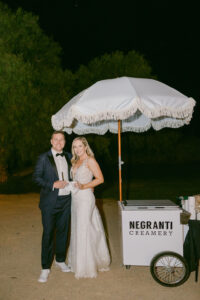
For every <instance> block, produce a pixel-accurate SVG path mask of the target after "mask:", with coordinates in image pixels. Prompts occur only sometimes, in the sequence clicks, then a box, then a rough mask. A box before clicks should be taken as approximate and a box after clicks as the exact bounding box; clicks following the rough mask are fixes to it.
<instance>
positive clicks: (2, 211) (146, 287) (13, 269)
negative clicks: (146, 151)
mask: <svg viewBox="0 0 200 300" xmlns="http://www.w3.org/2000/svg"><path fill="white" fill-rule="evenodd" d="M38 201H39V195H38V194H26V195H0V270H1V271H0V300H23V299H24V300H68V299H70V300H71V299H72V300H76V299H80V300H85V299H87V300H90V299H91V300H94V299H95V300H99V299H104V300H107V299H115V300H118V299H120V300H121V299H126V300H129V299H131V300H132V299H134V300H146V299H148V300H151V299H152V300H153V299H159V300H165V299H166V300H169V299H170V300H173V299H176V300H179V299H182V300H188V299H189V300H197V299H200V278H199V281H198V282H197V283H196V282H195V281H194V273H192V274H191V276H190V278H189V280H188V281H187V282H186V283H185V284H183V285H181V286H180V287H176V288H167V287H162V286H160V285H159V284H157V283H156V282H155V281H154V280H153V279H152V277H151V274H150V272H149V268H148V267H131V269H130V270H126V269H125V268H124V267H123V266H122V265H121V256H120V236H119V230H118V226H117V223H118V208H117V203H116V201H113V200H105V201H104V203H103V212H104V214H103V219H104V218H105V220H106V227H107V230H108V235H109V241H110V249H111V254H112V264H111V270H110V271H109V272H105V273H100V274H99V275H98V277H97V278H96V279H79V280H77V279H75V278H74V275H73V273H62V272H60V270H58V269H56V268H55V267H54V266H52V271H51V274H50V277H49V280H48V282H47V283H45V284H41V283H38V282H37V278H38V276H39V273H40V243H41V233H42V226H41V217H40V211H39V209H38Z"/></svg>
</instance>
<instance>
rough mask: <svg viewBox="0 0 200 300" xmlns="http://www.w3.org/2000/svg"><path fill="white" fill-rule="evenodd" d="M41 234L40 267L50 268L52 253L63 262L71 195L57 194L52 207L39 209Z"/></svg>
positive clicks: (57, 259)
mask: <svg viewBox="0 0 200 300" xmlns="http://www.w3.org/2000/svg"><path fill="white" fill-rule="evenodd" d="M41 213H42V224H43V235H42V255H41V259H42V269H50V267H51V264H52V261H53V258H54V254H55V256H56V261H58V262H64V261H65V259H66V247H67V239H68V231H69V221H70V215H71V195H67V196H58V197H57V200H56V205H55V207H53V208H49V207H47V208H45V209H42V210H41Z"/></svg>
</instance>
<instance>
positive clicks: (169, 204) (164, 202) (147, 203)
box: [123, 199, 179, 209]
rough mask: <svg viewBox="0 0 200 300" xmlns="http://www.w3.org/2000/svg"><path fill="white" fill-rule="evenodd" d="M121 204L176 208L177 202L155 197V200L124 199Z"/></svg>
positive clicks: (140, 206) (139, 206)
mask: <svg viewBox="0 0 200 300" xmlns="http://www.w3.org/2000/svg"><path fill="white" fill-rule="evenodd" d="M123 206H124V207H127V206H129V207H130V206H131V207H133V208H136V207H138V208H141V209H142V208H151V209H152V208H154V209H157V208H158V209H159V208H160V209H161V208H178V207H179V206H178V204H176V203H174V202H173V201H171V200H168V199H156V200H125V201H123Z"/></svg>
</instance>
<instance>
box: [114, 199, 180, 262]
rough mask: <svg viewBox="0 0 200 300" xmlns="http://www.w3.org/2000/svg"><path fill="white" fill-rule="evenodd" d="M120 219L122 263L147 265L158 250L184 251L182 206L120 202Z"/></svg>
mask: <svg viewBox="0 0 200 300" xmlns="http://www.w3.org/2000/svg"><path fill="white" fill-rule="evenodd" d="M119 208H120V215H121V223H122V252H123V264H124V265H143V266H149V265H150V263H151V260H152V258H153V257H154V256H155V255H157V254H158V253H159V252H163V251H174V252H177V253H179V254H181V255H182V254H183V226H182V225H181V224H180V212H181V209H180V208H177V207H174V208H173V207H172V208H167V207H163V208H162V209H160V208H152V207H149V208H145V209H144V208H143V209H140V207H137V208H135V207H132V208H130V207H129V209H128V210H126V208H125V207H124V206H123V204H121V203H119Z"/></svg>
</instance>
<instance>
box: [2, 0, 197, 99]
mask: <svg viewBox="0 0 200 300" xmlns="http://www.w3.org/2000/svg"><path fill="white" fill-rule="evenodd" d="M0 1H1V2H4V3H7V4H8V5H9V7H12V8H17V7H19V6H20V7H22V8H23V9H24V10H27V11H32V12H33V13H34V14H36V15H39V22H40V25H41V27H42V28H43V30H44V31H45V32H46V33H47V34H48V35H49V36H52V37H53V38H54V40H56V41H57V42H59V44H60V45H61V47H62V49H63V55H62V65H63V68H69V69H71V70H76V69H77V68H78V67H79V65H80V64H87V63H88V62H89V61H90V60H91V59H92V58H94V57H96V56H99V55H103V54H104V53H111V52H113V51H116V50H121V51H123V52H124V53H127V52H128V51H130V50H136V51H139V52H140V53H141V54H143V55H144V57H145V58H146V59H147V60H148V62H149V63H150V65H151V67H152V69H153V73H154V74H155V75H157V78H158V80H160V81H162V82H164V83H166V84H168V85H170V86H172V87H174V88H176V89H178V90H179V91H180V92H182V93H184V94H185V95H187V96H189V97H193V98H194V99H195V100H199V77H200V76H199V72H200V63H199V60H200V58H199V54H200V51H199V50H200V46H199V45H198V42H199V28H200V26H199V21H198V19H199V17H198V15H197V13H198V11H199V10H198V9H197V7H196V5H197V4H194V3H193V1H187V2H186V3H184V2H183V1H175V0H174V1H165V0H159V1H150V0H149V1H139V0H138V1H134V0H130V1H129V0H124V1H117V0H101V1H99V0H57V1H50V0H7V1H6V0H5V1H3V0H0ZM174 3H177V4H176V5H175V4H174Z"/></svg>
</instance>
